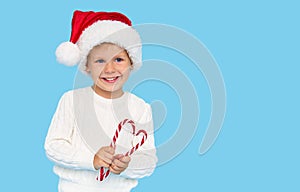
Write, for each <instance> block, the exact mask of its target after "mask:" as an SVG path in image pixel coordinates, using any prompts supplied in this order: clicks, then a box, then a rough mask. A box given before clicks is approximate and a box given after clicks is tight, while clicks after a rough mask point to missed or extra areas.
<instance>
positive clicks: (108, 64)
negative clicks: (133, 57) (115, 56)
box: [103, 62, 116, 73]
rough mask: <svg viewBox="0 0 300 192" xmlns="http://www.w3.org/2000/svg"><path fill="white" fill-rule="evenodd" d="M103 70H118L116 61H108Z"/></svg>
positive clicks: (106, 71) (108, 71)
mask: <svg viewBox="0 0 300 192" xmlns="http://www.w3.org/2000/svg"><path fill="white" fill-rule="evenodd" d="M103 71H104V72H105V73H114V72H116V69H115V66H114V63H113V62H108V63H106V65H105V67H104V69H103Z"/></svg>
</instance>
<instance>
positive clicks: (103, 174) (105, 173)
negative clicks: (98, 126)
mask: <svg viewBox="0 0 300 192" xmlns="http://www.w3.org/2000/svg"><path fill="white" fill-rule="evenodd" d="M125 124H130V125H131V128H132V134H133V135H134V136H138V135H139V134H140V133H142V134H143V137H142V139H141V140H140V142H139V143H137V144H136V145H135V146H133V147H132V148H131V149H130V150H129V151H127V152H126V153H125V156H130V155H131V154H132V153H134V152H135V151H136V150H138V148H139V147H140V146H142V145H143V144H144V143H145V141H146V139H147V132H146V131H145V130H139V131H138V132H137V133H135V124H134V122H133V121H132V120H128V119H124V120H123V121H121V122H120V123H119V125H118V128H117V129H116V132H115V135H114V137H113V139H112V142H111V143H110V146H111V147H113V148H116V142H117V140H118V137H119V133H120V131H121V130H122V128H123V126H124V125H125ZM109 173H110V170H109V169H107V170H106V171H105V168H104V167H101V168H100V169H99V174H98V176H97V178H96V179H97V180H98V181H103V180H104V179H105V178H106V177H108V175H109Z"/></svg>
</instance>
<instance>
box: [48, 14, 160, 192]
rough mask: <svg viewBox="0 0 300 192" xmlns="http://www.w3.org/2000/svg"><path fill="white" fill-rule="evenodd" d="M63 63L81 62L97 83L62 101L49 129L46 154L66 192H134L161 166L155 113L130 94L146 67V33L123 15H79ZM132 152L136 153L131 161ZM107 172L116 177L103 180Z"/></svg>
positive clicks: (60, 55)
mask: <svg viewBox="0 0 300 192" xmlns="http://www.w3.org/2000/svg"><path fill="white" fill-rule="evenodd" d="M56 56H57V60H58V61H59V62H60V63H63V64H66V65H69V66H72V65H75V64H77V63H78V64H79V69H80V70H81V71H82V72H83V73H85V74H87V75H90V77H91V78H92V80H93V85H92V86H91V87H85V88H81V89H76V90H71V91H68V92H66V93H65V94H64V95H63V96H62V98H61V99H60V101H59V104H58V107H57V110H56V112H55V114H54V116H53V119H52V121H51V125H50V127H49V131H48V134H47V137H46V141H45V150H46V154H47V156H48V158H49V159H50V160H52V161H53V162H54V163H55V166H54V172H55V173H56V174H57V175H58V176H59V177H60V180H59V187H58V188H59V192H77V191H78V192H83V191H84V192H96V191H97V192H100V191H105V192H112V191H118V192H122V191H124V192H125V191H127V192H128V191H130V190H131V189H132V188H134V187H135V186H136V185H137V179H138V178H142V177H144V176H149V175H151V174H152V172H153V171H154V168H155V166H156V162H157V157H156V149H155V145H154V137H153V123H152V113H151V107H150V105H149V104H147V103H145V102H144V101H143V100H142V99H140V98H138V97H137V96H135V95H133V94H131V93H128V92H124V91H123V85H124V83H125V82H126V81H127V79H128V77H129V75H130V72H131V71H132V70H136V69H138V68H139V67H140V65H141V40H140V36H139V34H138V33H137V32H136V31H135V30H134V29H133V28H132V26H131V21H130V20H129V19H128V18H127V17H126V16H125V15H123V14H121V13H117V12H91V11H90V12H82V11H75V12H74V14H73V19H72V32H71V39H70V42H65V43H62V44H61V45H60V46H59V47H58V48H57V50H56ZM127 119H129V120H128V121H127ZM121 122H123V123H122V124H121ZM118 126H119V127H118ZM120 126H124V128H122V129H121V128H120ZM117 127H118V131H119V132H118V133H117V138H115V136H116V128H117ZM128 127H129V128H128ZM135 129H137V130H135ZM122 130H123V131H122ZM136 132H137V133H140V132H142V133H144V134H145V135H143V138H142V139H141V137H140V135H138V134H135V133H136ZM146 133H147V134H146ZM112 138H114V142H115V143H116V145H112V144H111V145H110V143H112V142H111V141H112ZM144 139H146V140H144ZM141 141H142V142H141ZM138 145H139V146H138ZM134 146H138V147H139V148H137V147H136V148H135V149H134ZM130 149H134V153H132V155H131V156H129V155H124V154H126V151H128V150H130ZM104 168H105V169H106V170H109V172H110V175H106V176H107V177H106V176H105V177H104V178H102V179H103V181H99V176H101V174H103V173H101V174H100V172H99V171H100V170H102V171H103V169H104ZM105 173H106V172H105ZM102 176H103V175H102ZM96 178H97V179H96Z"/></svg>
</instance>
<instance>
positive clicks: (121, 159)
mask: <svg viewBox="0 0 300 192" xmlns="http://www.w3.org/2000/svg"><path fill="white" fill-rule="evenodd" d="M130 160H131V158H130V157H129V156H124V155H121V154H118V155H116V156H114V160H113V162H112V164H111V165H110V167H109V170H110V171H111V172H112V173H115V174H120V173H121V172H123V171H124V170H125V169H126V168H127V167H128V164H129V162H130Z"/></svg>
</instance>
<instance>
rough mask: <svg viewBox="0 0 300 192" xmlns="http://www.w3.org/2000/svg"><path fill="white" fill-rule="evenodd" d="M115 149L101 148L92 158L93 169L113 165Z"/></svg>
mask: <svg viewBox="0 0 300 192" xmlns="http://www.w3.org/2000/svg"><path fill="white" fill-rule="evenodd" d="M114 154H115V149H114V148H113V147H110V146H107V147H101V148H100V149H99V151H98V152H97V153H96V154H95V156H94V162H93V163H94V168H95V169H100V167H109V166H111V164H112V163H113V159H114Z"/></svg>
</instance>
